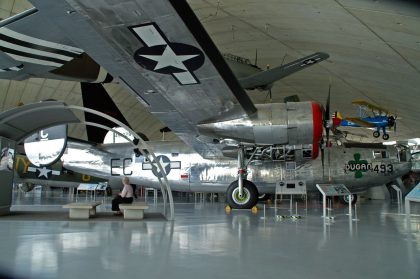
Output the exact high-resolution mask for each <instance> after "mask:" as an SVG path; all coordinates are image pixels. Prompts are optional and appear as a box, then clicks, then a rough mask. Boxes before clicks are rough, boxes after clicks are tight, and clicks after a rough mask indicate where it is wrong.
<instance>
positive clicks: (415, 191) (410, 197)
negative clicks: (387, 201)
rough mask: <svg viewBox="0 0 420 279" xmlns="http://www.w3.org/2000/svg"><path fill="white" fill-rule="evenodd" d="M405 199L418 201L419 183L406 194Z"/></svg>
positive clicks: (419, 198)
mask: <svg viewBox="0 0 420 279" xmlns="http://www.w3.org/2000/svg"><path fill="white" fill-rule="evenodd" d="M405 199H408V200H412V201H420V183H419V184H417V186H416V187H414V188H413V190H411V191H410V193H408V194H407V196H406V197H405Z"/></svg>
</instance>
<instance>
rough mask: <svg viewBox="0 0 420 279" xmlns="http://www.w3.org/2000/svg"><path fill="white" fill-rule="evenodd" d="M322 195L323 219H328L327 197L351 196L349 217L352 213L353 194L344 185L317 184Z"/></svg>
mask: <svg viewBox="0 0 420 279" xmlns="http://www.w3.org/2000/svg"><path fill="white" fill-rule="evenodd" d="M316 187H317V188H318V190H319V191H320V192H321V194H322V218H327V214H326V211H327V196H331V197H333V196H349V216H350V217H351V216H352V212H351V193H350V191H349V189H347V187H346V186H345V185H344V184H316Z"/></svg>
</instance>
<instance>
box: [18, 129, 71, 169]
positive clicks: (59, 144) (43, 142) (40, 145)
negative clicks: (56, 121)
mask: <svg viewBox="0 0 420 279" xmlns="http://www.w3.org/2000/svg"><path fill="white" fill-rule="evenodd" d="M66 145H67V125H60V126H55V127H51V128H47V129H43V130H40V131H39V132H36V133H34V134H32V135H31V136H29V137H27V138H26V139H25V143H24V149H25V153H26V156H27V157H28V159H29V161H30V162H31V163H32V164H33V165H35V166H37V167H41V166H49V165H51V164H53V163H55V162H56V161H57V160H58V159H59V158H60V157H61V155H63V153H64V150H65V148H66Z"/></svg>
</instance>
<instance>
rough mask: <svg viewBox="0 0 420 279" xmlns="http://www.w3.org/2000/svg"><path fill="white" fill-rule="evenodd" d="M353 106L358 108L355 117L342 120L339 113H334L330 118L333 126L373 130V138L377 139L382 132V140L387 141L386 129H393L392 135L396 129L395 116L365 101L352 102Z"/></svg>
mask: <svg viewBox="0 0 420 279" xmlns="http://www.w3.org/2000/svg"><path fill="white" fill-rule="evenodd" d="M352 104H353V105H357V106H358V114H359V115H358V116H357V117H345V118H343V117H342V116H341V114H340V113H339V112H336V113H334V116H333V117H332V121H333V126H334V127H338V126H342V127H364V128H370V129H374V130H375V131H374V132H373V137H375V138H378V137H379V136H380V131H381V130H382V132H383V135H382V138H383V139H384V140H387V139H389V134H388V133H387V129H390V128H392V127H393V128H394V133H395V132H396V129H397V116H395V115H392V114H391V113H390V112H389V111H388V110H386V109H384V108H382V107H380V106H376V105H373V104H371V103H369V102H367V101H363V100H356V101H353V102H352Z"/></svg>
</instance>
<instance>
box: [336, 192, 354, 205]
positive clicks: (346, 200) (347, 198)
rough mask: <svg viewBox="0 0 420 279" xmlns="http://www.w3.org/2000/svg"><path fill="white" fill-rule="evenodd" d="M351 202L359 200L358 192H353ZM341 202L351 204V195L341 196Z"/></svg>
mask: <svg viewBox="0 0 420 279" xmlns="http://www.w3.org/2000/svg"><path fill="white" fill-rule="evenodd" d="M350 197H351V204H355V203H356V202H357V195H356V194H351V195H350ZM340 202H341V203H342V204H349V196H347V195H346V196H341V197H340Z"/></svg>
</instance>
